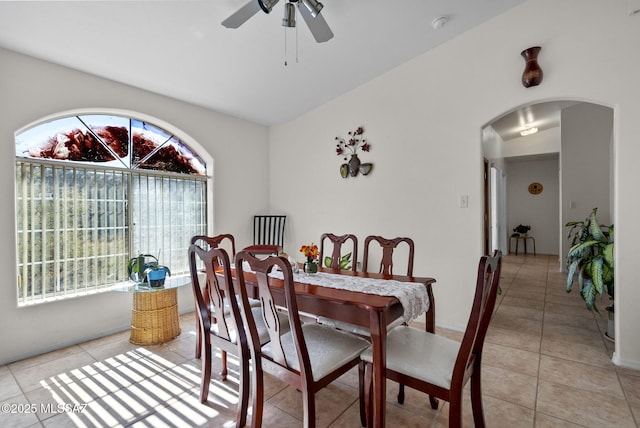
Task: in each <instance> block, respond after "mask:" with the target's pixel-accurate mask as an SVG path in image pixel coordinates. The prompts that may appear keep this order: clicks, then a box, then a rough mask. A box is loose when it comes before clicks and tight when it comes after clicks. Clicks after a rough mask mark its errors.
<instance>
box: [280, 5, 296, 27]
mask: <svg viewBox="0 0 640 428" xmlns="http://www.w3.org/2000/svg"><path fill="white" fill-rule="evenodd" d="M282 26H283V27H288V28H293V27H295V26H296V8H295V6H294V5H293V3H287V4H285V5H284V18H282Z"/></svg>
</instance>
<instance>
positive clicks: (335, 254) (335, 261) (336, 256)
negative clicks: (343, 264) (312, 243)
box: [320, 233, 358, 272]
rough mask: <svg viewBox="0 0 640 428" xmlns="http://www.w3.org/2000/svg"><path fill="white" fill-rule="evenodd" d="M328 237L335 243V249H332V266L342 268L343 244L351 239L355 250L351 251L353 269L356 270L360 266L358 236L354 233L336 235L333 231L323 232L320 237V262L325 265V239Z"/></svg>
mask: <svg viewBox="0 0 640 428" xmlns="http://www.w3.org/2000/svg"><path fill="white" fill-rule="evenodd" d="M325 239H328V240H329V241H331V242H332V243H333V250H332V251H331V268H332V269H339V268H340V259H341V257H342V245H343V244H344V243H346V242H347V241H349V240H351V241H352V244H353V251H352V252H351V270H352V271H354V272H355V271H356V270H357V268H358V266H357V264H358V238H357V237H356V236H355V235H352V234H346V235H340V236H337V235H334V234H333V233H323V234H322V236H321V237H320V263H321V264H322V265H323V266H324V241H325Z"/></svg>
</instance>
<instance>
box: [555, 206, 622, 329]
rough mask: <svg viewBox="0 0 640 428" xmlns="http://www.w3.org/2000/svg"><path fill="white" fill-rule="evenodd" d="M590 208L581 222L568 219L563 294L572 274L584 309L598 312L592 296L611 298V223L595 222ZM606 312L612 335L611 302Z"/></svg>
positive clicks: (568, 285) (569, 286)
mask: <svg viewBox="0 0 640 428" xmlns="http://www.w3.org/2000/svg"><path fill="white" fill-rule="evenodd" d="M597 211H598V209H597V208H594V209H593V210H592V211H591V214H589V216H588V217H587V218H586V219H585V220H584V221H572V222H569V223H567V224H566V227H569V228H570V229H569V234H568V236H567V238H569V239H571V248H570V249H569V251H568V253H567V268H568V270H569V273H568V275H567V293H568V292H570V291H571V287H572V285H573V281H574V277H575V276H577V277H578V284H580V295H581V296H582V298H583V299H584V301H585V303H586V305H587V309H589V310H595V311H596V312H598V313H600V311H598V307H597V306H596V297H597V296H598V295H600V296H602V295H604V294H607V295H608V296H609V299H610V300H613V285H614V274H613V267H614V264H613V225H611V226H606V225H601V224H599V223H598V220H597V219H596V213H597ZM606 310H607V312H608V314H609V327H608V330H607V336H608V337H609V338H611V339H613V338H614V337H615V333H614V331H613V304H611V306H608V307H607V308H606Z"/></svg>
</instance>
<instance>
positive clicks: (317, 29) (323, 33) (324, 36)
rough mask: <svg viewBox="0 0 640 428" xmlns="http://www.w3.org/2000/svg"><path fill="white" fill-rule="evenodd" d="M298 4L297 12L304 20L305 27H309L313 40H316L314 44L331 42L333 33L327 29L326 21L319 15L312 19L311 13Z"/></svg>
mask: <svg viewBox="0 0 640 428" xmlns="http://www.w3.org/2000/svg"><path fill="white" fill-rule="evenodd" d="M300 3H301V2H298V11H299V12H300V15H302V18H304V22H306V23H307V27H309V30H310V31H311V34H313V38H314V39H316V42H318V43H323V42H326V41H327V40H331V39H332V38H333V32H332V31H331V28H329V24H327V21H325V20H324V18H323V17H322V14H320V13H319V14H318V15H317V16H316V17H315V18H314V17H313V16H312V15H311V12H309V9H307V8H306V7H304V6H301V5H300Z"/></svg>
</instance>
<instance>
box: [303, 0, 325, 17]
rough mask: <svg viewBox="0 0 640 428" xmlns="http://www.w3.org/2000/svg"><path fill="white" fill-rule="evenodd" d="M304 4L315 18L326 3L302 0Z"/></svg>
mask: <svg viewBox="0 0 640 428" xmlns="http://www.w3.org/2000/svg"><path fill="white" fill-rule="evenodd" d="M301 1H302V4H303V5H304V6H305V7H306V8H307V9H308V10H309V12H311V16H313V17H314V18H315V17H316V16H318V14H319V13H320V11H321V10H322V8H323V7H324V5H323V4H322V3H320V2H319V1H316V0H301Z"/></svg>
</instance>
